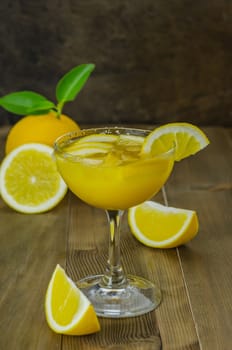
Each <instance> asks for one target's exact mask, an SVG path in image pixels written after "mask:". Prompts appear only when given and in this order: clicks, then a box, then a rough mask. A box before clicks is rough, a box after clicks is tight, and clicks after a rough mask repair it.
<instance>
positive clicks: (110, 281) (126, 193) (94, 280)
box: [55, 127, 174, 318]
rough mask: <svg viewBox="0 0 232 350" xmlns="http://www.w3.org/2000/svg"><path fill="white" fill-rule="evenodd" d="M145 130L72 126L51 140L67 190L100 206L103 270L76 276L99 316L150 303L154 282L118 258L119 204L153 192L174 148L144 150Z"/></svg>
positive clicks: (156, 298)
mask: <svg viewBox="0 0 232 350" xmlns="http://www.w3.org/2000/svg"><path fill="white" fill-rule="evenodd" d="M149 133H150V131H148V130H142V129H131V128H124V127H123V128H117V127H106V128H95V129H86V130H82V131H81V134H80V132H72V133H68V134H65V135H63V136H61V137H60V138H59V139H58V140H57V141H56V142H55V158H56V162H57V167H58V170H59V172H60V174H61V176H62V177H63V179H64V181H65V182H66V183H67V185H68V187H69V188H70V190H71V191H72V192H73V193H74V194H75V195H76V196H78V197H79V198H80V199H82V200H83V201H84V202H86V203H87V204H89V205H92V206H95V207H98V208H102V209H104V210H105V211H106V214H107V219H108V223H109V257H108V261H107V265H106V269H105V271H104V273H103V274H100V275H93V276H87V277H85V278H83V279H82V280H80V281H78V282H77V286H78V287H79V288H81V289H82V291H83V292H84V293H85V294H86V296H87V297H88V298H89V299H90V301H91V302H92V304H93V305H94V308H95V311H96V313H97V315H99V316H102V317H112V318H118V317H132V316H137V315H141V314H144V313H146V312H149V311H151V310H153V309H155V308H156V307H157V306H158V304H159V303H160V300H161V293H160V290H159V288H158V287H157V286H156V285H154V284H153V283H152V282H151V281H148V280H146V279H144V278H142V277H138V276H132V275H126V274H125V272H124V270H123V268H122V265H121V259H120V224H121V220H122V216H123V213H124V211H125V210H127V209H128V208H130V207H132V206H135V205H138V204H140V203H142V202H144V201H146V200H148V199H150V198H151V197H152V196H153V195H155V194H156V193H157V192H158V191H159V190H160V188H161V187H162V186H163V184H164V183H165V182H166V180H167V178H168V177H169V175H170V173H171V170H172V167H173V163H174V149H172V150H170V151H168V152H165V153H163V154H159V155H155V156H153V155H152V154H149V155H147V154H146V155H144V154H143V153H142V151H141V150H142V145H143V142H144V139H145V138H146V136H147V135H149Z"/></svg>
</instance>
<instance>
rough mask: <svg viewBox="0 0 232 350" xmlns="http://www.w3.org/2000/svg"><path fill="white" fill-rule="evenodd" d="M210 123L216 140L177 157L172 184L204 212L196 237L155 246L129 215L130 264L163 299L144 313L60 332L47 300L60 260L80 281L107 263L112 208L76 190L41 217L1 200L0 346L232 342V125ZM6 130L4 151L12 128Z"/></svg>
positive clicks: (176, 200) (125, 253)
mask: <svg viewBox="0 0 232 350" xmlns="http://www.w3.org/2000/svg"><path fill="white" fill-rule="evenodd" d="M204 130H205V131H206V133H207V134H208V136H209V138H210V140H211V144H210V146H209V147H207V149H205V150H204V151H202V152H200V153H198V154H197V155H195V156H194V157H190V158H188V159H186V160H183V161H182V162H180V163H177V164H176V166H175V169H174V172H173V174H172V176H171V178H170V180H169V181H168V183H167V185H166V192H167V197H168V202H169V205H171V206H175V207H183V208H188V209H195V210H196V211H197V212H198V216H199V220H200V230H199V234H198V236H197V237H196V238H195V239H194V240H192V241H191V242H189V243H188V244H186V245H185V246H181V247H179V248H177V249H169V250H165V249H161V250H159V249H151V248H147V247H145V246H143V245H142V244H140V243H139V242H138V241H136V240H135V239H134V237H133V236H132V235H131V234H130V232H129V228H128V224H127V215H125V216H124V222H123V227H122V231H123V232H122V248H123V249H122V260H123V265H124V267H125V269H126V271H127V272H130V273H133V274H134V273H136V274H138V275H142V276H144V277H147V278H150V279H151V280H153V281H155V282H156V283H158V284H159V286H160V288H161V290H162V295H163V301H162V304H161V305H160V306H159V308H158V309H157V310H155V311H153V312H151V313H148V314H147V315H145V316H140V317H136V318H128V319H117V320H111V319H100V323H101V332H100V333H97V334H94V335H89V336H82V337H72V336H61V335H57V334H55V333H53V332H52V331H51V330H50V329H49V328H48V326H47V323H46V321H45V316H44V297H45V292H46V288H47V285H48V282H49V279H50V277H51V274H52V272H53V270H54V268H55V266H56V264H57V263H59V264H61V265H62V266H63V267H64V268H65V269H66V271H67V273H68V274H69V275H70V276H71V277H72V278H73V279H74V280H76V279H78V278H80V277H83V276H85V275H86V274H90V273H99V272H102V271H103V270H104V266H105V262H106V258H107V247H108V240H107V225H106V218H105V214H104V212H102V211H101V210H98V209H94V208H91V207H90V206H88V205H86V204H84V203H82V202H81V201H80V200H78V199H77V198H75V197H74V196H73V195H72V194H71V193H69V194H68V195H67V196H66V197H65V199H64V200H63V201H62V202H61V203H60V204H59V205H58V206H57V207H56V208H55V209H53V210H52V211H50V212H48V213H45V214H40V215H23V214H19V213H16V212H14V211H13V210H11V209H10V208H8V207H7V206H6V205H5V204H4V203H3V201H2V200H0V222H1V228H0V278H1V279H0V291H1V292H0V349H2V350H13V349H14V350H26V349H30V350H34V349H37V350H38V349H41V350H47V349H49V350H52V349H57V350H58V349H62V350H65V349H85V350H88V349H110V350H112V349H114V350H116V349H117V350H118V349H120V350H121V349H133V350H137V349H144V350H148V349H149V350H150V349H152V350H156V349H163V350H164V349H176V350H181V349H194V350H196V349H203V350H214V349H218V350H231V349H232V220H231V218H232V216H231V208H232V200H231V188H232V166H231V165H232V137H231V136H232V132H231V131H232V130H231V129H229V128H227V129H225V128H221V127H217V128H214V127H209V128H205V129H204ZM0 136H1V155H3V144H4V137H5V130H4V129H2V130H1V134H0ZM156 200H157V201H160V202H162V201H163V199H162V196H161V194H159V195H158V196H157V197H156Z"/></svg>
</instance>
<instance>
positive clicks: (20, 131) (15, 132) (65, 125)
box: [5, 111, 80, 154]
mask: <svg viewBox="0 0 232 350" xmlns="http://www.w3.org/2000/svg"><path fill="white" fill-rule="evenodd" d="M76 130H80V127H79V125H78V124H77V123H76V122H75V121H74V120H73V119H71V118H70V117H68V116H67V115H65V114H61V115H60V116H58V115H57V113H56V112H53V111H50V112H49V113H47V114H41V115H28V116H26V117H23V118H21V119H20V120H19V121H18V122H17V123H16V124H14V125H13V126H12V128H11V129H10V131H9V133H8V135H7V139H6V148H5V152H6V154H8V153H9V152H10V151H12V150H13V149H14V148H16V147H18V146H20V145H22V144H25V143H31V142H38V143H42V144H46V145H49V146H52V147H53V144H54V141H55V140H56V138H57V137H59V136H61V135H62V134H65V133H66V132H70V131H76Z"/></svg>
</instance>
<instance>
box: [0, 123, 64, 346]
mask: <svg viewBox="0 0 232 350" xmlns="http://www.w3.org/2000/svg"><path fill="white" fill-rule="evenodd" d="M4 143H5V130H4V131H1V133H0V150H1V157H3V154H4ZM67 201H68V197H67V198H65V199H64V200H63V201H62V202H61V203H60V204H59V205H58V206H57V207H56V208H55V209H53V210H52V211H50V212H48V213H44V214H38V215H24V214H19V213H16V212H15V211H14V210H12V209H10V208H9V207H7V205H6V204H5V203H4V202H3V200H2V199H1V198H0V223H1V226H0V242H1V244H0V315H1V317H0V334H1V335H0V349H8V350H14V349H19V350H27V349H36V350H44V349H55V348H56V349H59V348H60V343H61V336H59V335H56V334H54V333H53V332H52V331H51V330H49V328H48V326H47V323H46V320H45V314H44V298H45V293H46V289H47V285H48V282H49V280H50V277H51V274H52V272H53V270H54V268H55V266H56V264H57V263H60V264H63V265H65V258H66V244H65V243H66V233H67V230H66V227H67V223H68V205H67Z"/></svg>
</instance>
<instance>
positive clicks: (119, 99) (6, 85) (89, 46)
mask: <svg viewBox="0 0 232 350" xmlns="http://www.w3.org/2000/svg"><path fill="white" fill-rule="evenodd" d="M231 18H232V1H228V0H201V1H200V0H198V1H192V0H156V1H154V0H143V1H141V0H116V1H113V0H112V1H110V0H86V1H85V0H82V1H78V0H65V1H61V0H47V1H44V0H42V1H36V0H1V2H0V47H1V50H0V72H1V84H0V95H4V94H7V93H9V92H12V91H17V90H34V91H36V92H40V93H41V94H44V95H46V96H47V97H48V98H50V99H52V100H55V85H56V83H57V81H58V80H59V78H60V77H61V76H62V75H63V74H64V73H66V72H67V71H68V70H69V69H71V68H72V67H74V66H75V65H78V64H81V63H89V62H92V63H95V64H96V69H95V71H94V72H93V73H92V75H91V78H90V80H89V81H88V83H87V85H86V86H85V87H84V89H83V90H82V91H81V93H80V95H79V96H78V97H77V99H76V100H75V101H74V102H72V103H69V104H67V105H66V107H65V109H64V111H65V112H66V114H69V115H70V116H72V117H73V118H74V119H76V120H77V121H78V122H79V123H80V124H86V123H93V124H98V123H101V124H102V123H103V124H109V123H116V124H117V123H127V124H130V123H152V124H156V123H159V124H162V123H166V122H170V121H176V120H185V121H189V122H193V123H196V124H199V125H209V124H212V125H225V126H229V125H230V126H231V125H232V116H231V113H232V20H231ZM17 119H18V116H13V115H10V114H8V113H6V112H5V111H3V110H0V124H7V123H10V124H12V123H14V122H15V121H16V120H17Z"/></svg>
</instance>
